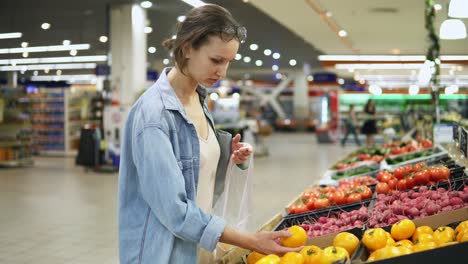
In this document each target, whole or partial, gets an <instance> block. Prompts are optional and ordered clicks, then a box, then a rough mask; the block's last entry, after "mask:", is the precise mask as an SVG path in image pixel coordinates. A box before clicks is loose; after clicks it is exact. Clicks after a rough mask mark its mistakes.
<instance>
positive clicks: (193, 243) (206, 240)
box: [118, 69, 232, 264]
mask: <svg viewBox="0 0 468 264" xmlns="http://www.w3.org/2000/svg"><path fill="white" fill-rule="evenodd" d="M166 70H168V69H164V70H163V72H162V74H161V76H160V78H159V79H158V81H157V82H156V83H155V84H154V85H153V86H152V87H150V88H149V89H148V90H147V91H146V92H145V93H144V94H143V95H142V96H141V97H140V99H139V100H138V101H137V102H136V103H135V104H134V105H133V107H132V108H131V110H130V112H129V115H128V119H127V121H126V125H125V131H124V138H123V142H122V152H121V163H120V172H119V186H118V189H119V197H118V199H119V201H118V203H119V204H118V210H119V212H118V218H119V255H120V263H121V264H128V263H132V264H133V263H138V264H140V263H196V261H197V244H200V246H201V247H203V248H204V249H206V250H208V251H213V250H214V249H215V247H216V244H217V242H218V241H219V238H220V236H221V234H222V232H223V230H224V228H225V225H226V224H225V221H224V220H223V219H221V218H219V217H217V216H214V215H208V214H206V213H204V212H203V211H202V210H201V209H200V208H198V206H197V205H196V202H195V201H196V190H197V183H198V174H199V169H200V145H199V142H198V136H197V132H196V130H195V126H194V125H193V123H192V122H191V121H190V120H189V119H188V118H187V115H186V114H185V111H184V108H183V106H182V104H181V102H180V100H179V99H178V97H177V96H176V94H175V92H174V90H173V88H172V87H171V85H170V83H169V81H168V80H167V75H166ZM197 92H198V93H199V95H200V100H201V102H202V105H203V109H204V111H205V115H206V116H207V118H208V120H209V122H210V125H212V126H213V119H212V117H211V115H210V113H209V111H208V108H207V107H206V104H205V103H204V99H205V97H206V91H205V90H204V89H203V88H201V87H198V88H197ZM222 137H223V138H224V139H222V140H221V138H222ZM222 137H221V136H220V134H217V138H218V141H219V143H220V147H221V152H222V154H221V158H220V161H213V162H219V163H218V171H217V176H216V183H215V190H216V191H215V196H217V195H219V193H220V188H222V187H223V186H224V183H223V180H224V178H223V177H224V176H225V172H226V168H225V167H227V161H228V160H229V156H230V139H231V138H232V137H231V136H230V135H223V136H222ZM220 165H221V166H220Z"/></svg>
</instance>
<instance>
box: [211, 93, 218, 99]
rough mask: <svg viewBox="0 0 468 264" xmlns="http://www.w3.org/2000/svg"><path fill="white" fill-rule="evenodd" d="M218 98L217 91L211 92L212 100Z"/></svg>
mask: <svg viewBox="0 0 468 264" xmlns="http://www.w3.org/2000/svg"><path fill="white" fill-rule="evenodd" d="M218 98H219V95H218V94H217V93H212V94H210V99H211V100H213V101H216V100H218Z"/></svg>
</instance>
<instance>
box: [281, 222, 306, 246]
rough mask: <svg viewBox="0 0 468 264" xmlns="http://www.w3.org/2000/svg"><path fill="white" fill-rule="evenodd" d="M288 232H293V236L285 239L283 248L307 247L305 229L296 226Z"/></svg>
mask: <svg viewBox="0 0 468 264" xmlns="http://www.w3.org/2000/svg"><path fill="white" fill-rule="evenodd" d="M288 231H289V232H291V236H290V237H287V238H284V239H283V241H282V244H283V246H285V247H290V248H296V247H300V246H303V245H305V243H306V241H307V233H306V231H305V230H304V228H302V227H300V226H297V225H295V226H291V227H290V228H288Z"/></svg>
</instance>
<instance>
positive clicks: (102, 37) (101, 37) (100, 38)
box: [99, 36, 108, 43]
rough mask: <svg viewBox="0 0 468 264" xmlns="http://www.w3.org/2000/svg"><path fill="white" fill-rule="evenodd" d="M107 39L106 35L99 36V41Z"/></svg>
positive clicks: (103, 41) (104, 41)
mask: <svg viewBox="0 0 468 264" xmlns="http://www.w3.org/2000/svg"><path fill="white" fill-rule="evenodd" d="M107 40H108V38H107V37H106V36H100V37H99V41H100V42H102V43H106V42H107Z"/></svg>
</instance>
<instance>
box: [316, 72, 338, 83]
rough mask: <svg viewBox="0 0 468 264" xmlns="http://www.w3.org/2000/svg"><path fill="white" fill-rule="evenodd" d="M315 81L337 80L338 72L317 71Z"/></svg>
mask: <svg viewBox="0 0 468 264" xmlns="http://www.w3.org/2000/svg"><path fill="white" fill-rule="evenodd" d="M314 82H315V83H330V82H336V74H334V73H328V72H324V73H315V74H314Z"/></svg>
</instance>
